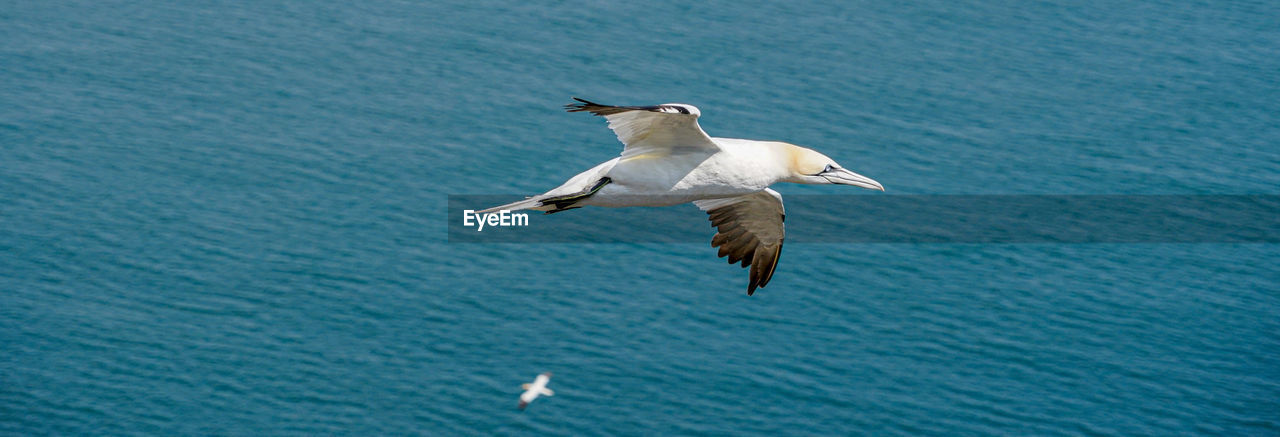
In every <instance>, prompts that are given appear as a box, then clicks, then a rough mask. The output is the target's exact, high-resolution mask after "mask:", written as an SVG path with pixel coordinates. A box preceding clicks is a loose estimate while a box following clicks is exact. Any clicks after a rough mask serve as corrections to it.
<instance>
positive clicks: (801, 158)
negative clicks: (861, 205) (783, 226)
mask: <svg viewBox="0 0 1280 437" xmlns="http://www.w3.org/2000/svg"><path fill="white" fill-rule="evenodd" d="M785 146H786V147H785V150H786V155H787V159H788V161H789V163H790V167H791V168H790V169H791V175H790V176H789V177H787V178H786V179H783V180H782V181H783V182H793V183H797V184H838V185H853V186H857V187H862V188H870V189H873V190H880V191H884V186H883V185H880V183H879V182H876V181H875V180H872V179H871V178H869V177H866V176H863V175H860V174H857V173H854V172H851V171H849V170H845V169H844V168H843V167H841V166H840V164H837V163H836V161H835V160H833V159H831V158H828V157H827V155H823V154H821V153H818V152H816V151H814V150H813V149H809V148H805V147H800V146H797V145H794V144H786V145H785Z"/></svg>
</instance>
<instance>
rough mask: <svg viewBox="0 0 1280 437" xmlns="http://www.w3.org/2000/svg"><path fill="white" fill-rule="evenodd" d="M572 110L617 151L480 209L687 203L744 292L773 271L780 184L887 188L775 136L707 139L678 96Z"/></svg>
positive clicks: (694, 112)
mask: <svg viewBox="0 0 1280 437" xmlns="http://www.w3.org/2000/svg"><path fill="white" fill-rule="evenodd" d="M574 100H577V101H578V102H579V103H576V104H569V105H565V107H566V108H567V109H568V110H569V112H580V111H586V112H590V113H592V114H595V115H598V116H603V117H604V118H605V119H606V120H608V121H609V128H610V129H613V132H614V133H615V134H617V135H618V140H620V141H622V144H623V148H622V156H619V157H617V158H614V159H611V160H609V161H606V162H604V163H601V164H599V165H597V166H595V167H593V168H591V169H590V170H587V171H584V172H582V173H579V174H578V175H577V176H574V177H572V178H570V179H569V181H568V182H565V183H564V184H563V185H560V186H559V187H557V188H555V189H553V190H551V191H548V192H546V193H544V194H541V195H538V196H533V197H530V198H527V199H525V200H521V201H519V202H514V203H509V204H506V205H502V206H497V207H493V208H489V209H486V210H483V211H480V213H491V212H495V211H504V210H505V211H516V210H522V209H533V210H537V211H545V212H546V213H547V214H550V213H555V212H560V211H565V210H570V209H574V208H580V207H583V206H588V205H592V206H606V207H624V206H668V205H677V204H681V203H688V202H693V204H694V205H697V206H698V208H701V209H702V210H703V211H706V212H707V214H708V215H710V219H711V224H712V225H713V226H715V227H716V230H717V232H716V235H715V236H714V237H712V239H711V246H712V247H719V248H720V252H719V255H720V256H721V257H726V256H727V257H729V263H730V264H733V263H736V262H738V261H739V260H741V261H742V266H743V267H751V270H750V275H749V279H750V282H749V284H748V285H747V294H748V295H751V294H752V293H754V292H755V291H756V288H757V287H761V288H763V287H764V286H765V285H767V284H768V283H769V279H770V278H772V277H773V271H774V269H776V268H777V266H778V257H779V255H781V254H782V240H783V235H784V230H783V226H782V221H783V218H784V215H785V212H784V210H783V208H782V196H781V195H779V194H778V192H776V191H773V190H770V189H769V186H770V185H773V184H774V183H777V182H792V183H798V184H839V185H853V186H856V187H863V188H871V189H876V190H881V191H884V187H883V186H881V185H880V183H879V182H876V181H874V180H872V179H871V178H868V177H866V176H862V175H860V174H857V173H854V172H852V171H849V170H845V169H844V168H842V167H840V165H839V164H836V162H835V161H834V160H832V159H831V158H828V157H827V156H826V155H823V154H821V153H818V152H815V151H813V150H811V149H807V148H804V147H800V146H796V145H793V144H788V143H782V142H776V141H754V140H740V139H732V138H712V137H709V136H707V133H706V132H703V130H702V127H701V126H699V125H698V117H699V116H700V115H702V113H701V112H700V111H698V108H696V107H694V106H693V105H686V104H683V103H666V104H662V105H656V106H609V105H601V104H599V103H593V102H589V101H586V100H583V99H579V98H577V97H575V98H574Z"/></svg>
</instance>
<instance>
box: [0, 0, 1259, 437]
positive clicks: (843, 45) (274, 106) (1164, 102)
mask: <svg viewBox="0 0 1280 437" xmlns="http://www.w3.org/2000/svg"><path fill="white" fill-rule="evenodd" d="M1277 22H1280V6H1278V5H1277V4H1276V3H1274V2H1247V1H1243V2H1229V3H1214V2H1172V1H1150V2H1119V1H1107V0H1090V1H1081V2H1023V3H1012V4H1003V3H1000V2H994V3H991V2H946V1H921V2H905V3H904V2H862V1H855V2H835V1H828V2H808V3H794V4H792V3H774V2H761V3H744V2H724V1H713V2H678V3H671V4H655V3H652V2H562V3H558V4H554V5H539V4H532V3H525V2H498V1H492V2H477V1H465V2H423V3H418V2H405V1H378V2H365V3H358V4H354V5H349V4H345V3H343V2H302V1H292V0H285V1H277V2H208V1H194V2H180V3H173V2H153V1H134V2H117V1H107V2H102V1H97V2H88V1H66V2H32V1H16V2H6V3H4V4H3V5H0V250H2V251H3V252H2V254H0V348H2V349H0V351H2V352H3V353H0V433H3V434H10V435H36V434H61V435H78V434H152V435H175V434H181V435H191V434H239V435H263V434H266V435H278V434H305V435H310V434H430V435H476V434H479V435H489V434H561V435H577V434H627V435H634V434H658V435H669V434H695V435H711V434H717V435H725V434H728V435H760V434H788V435H831V434H887V435H926V434H932V435H989V434H1012V435H1079V434H1090V435H1117V434H1156V435H1170V434H1227V435H1277V434H1280V285H1278V284H1280V267H1277V265H1278V264H1277V263H1276V262H1275V260H1276V259H1280V247H1277V245H1275V244H848V243H840V244H791V245H788V246H787V247H786V249H785V255H784V256H783V257H782V260H781V264H780V266H779V268H778V270H777V272H776V276H775V277H774V279H773V282H772V283H771V284H770V285H769V287H768V288H766V289H763V290H760V291H758V292H757V293H756V295H755V296H751V297H748V296H746V295H745V293H744V292H743V291H744V288H745V284H746V273H745V272H744V271H743V270H741V269H739V268H737V267H736V266H728V265H725V263H724V260H722V259H717V258H716V257H715V252H714V250H712V249H710V248H709V247H708V246H707V244H705V242H704V243H699V244H640V243H626V244H624V243H619V244H457V243H449V242H448V240H447V238H446V232H447V223H448V220H453V219H455V218H453V217H447V216H446V203H447V198H448V196H449V195H457V194H509V195H523V194H534V193H538V192H541V191H543V190H545V189H547V188H550V187H553V186H555V185H557V184H559V183H560V182H561V181H563V180H564V179H566V178H567V177H569V176H571V175H573V174H575V173H576V172H578V171H580V170H582V169H585V168H588V167H589V166H591V165H593V164H595V163H598V162H601V161H604V160H607V159H610V158H611V157H613V156H615V155H616V153H617V152H618V150H619V145H618V144H617V143H616V140H615V139H614V137H613V135H612V134H611V133H610V132H609V131H608V130H607V129H606V128H605V126H604V123H603V122H602V121H601V120H599V119H597V118H593V117H589V116H585V115H582V114H566V113H564V112H563V111H562V109H561V108H560V105H563V104H565V103H568V102H569V100H568V99H569V97H570V96H579V97H585V98H589V99H592V100H596V101H600V102H604V103H616V104H653V103H662V102H684V103H690V104H694V105H697V106H698V107H699V108H701V110H702V113H703V116H702V118H701V124H702V126H703V127H704V128H705V129H706V130H707V131H708V132H709V133H710V134H712V135H713V136H724V137H739V138H755V139H777V140H783V141H788V142H792V143H796V144H801V145H806V146H810V147H814V148H816V149H818V150H821V151H823V152H824V153H826V154H827V155H830V156H832V157H834V158H835V159H837V160H838V161H840V162H841V163H842V164H844V165H845V166H846V167H849V168H852V169H854V170H856V171H858V172H860V173H862V174H865V175H868V176H870V177H873V178H875V179H876V180H878V181H880V182H882V183H883V184H884V185H885V186H886V187H887V189H888V191H887V192H886V193H884V194H875V195H894V194H1276V193H1277V187H1278V186H1280V147H1277V145H1280V116H1278V115H1277V114H1280V87H1278V86H1277V84H1280V26H1277V25H1276V23H1277ZM776 188H777V189H778V190H779V191H780V192H782V193H783V194H784V196H785V195H788V194H838V193H840V192H841V191H840V189H841V188H844V187H819V186H790V185H783V186H779V187H776ZM484 206H490V205H477V207H484ZM690 213H691V214H694V215H696V214H697V212H696V210H693V209H690ZM573 214H574V212H572V211H571V212H568V213H564V214H558V215H555V216H551V217H554V218H555V219H557V220H573V219H574V217H575V216H574V215H573ZM695 219H696V220H702V219H701V218H697V217H695ZM788 225H790V226H801V224H797V223H791V222H789V223H788ZM710 233H711V230H710V228H708V238H709V237H710ZM545 371H551V372H554V373H555V377H554V378H553V379H552V381H551V385H550V387H551V388H553V389H554V390H556V395H555V396H554V397H550V398H543V399H539V400H537V401H536V402H535V403H534V404H533V405H531V406H530V407H529V409H528V410H526V411H524V412H521V411H519V410H517V409H516V408H515V404H516V397H517V396H518V394H519V392H520V384H521V383H524V382H528V381H531V380H532V379H533V377H534V376H535V375H537V374H538V373H541V372H545Z"/></svg>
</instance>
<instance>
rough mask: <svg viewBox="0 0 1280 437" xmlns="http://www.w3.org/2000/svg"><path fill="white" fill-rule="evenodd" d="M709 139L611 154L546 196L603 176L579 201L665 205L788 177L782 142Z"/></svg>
mask: <svg viewBox="0 0 1280 437" xmlns="http://www.w3.org/2000/svg"><path fill="white" fill-rule="evenodd" d="M712 141H714V142H715V143H716V145H718V146H720V149H721V150H719V151H712V152H706V151H702V150H689V151H673V152H671V153H669V154H663V155H660V156H655V155H656V154H645V155H638V156H631V157H625V158H624V157H618V158H614V159H611V160H609V161H605V162H603V163H600V164H599V165H597V166H595V167H593V168H591V169H590V170H587V171H584V172H582V173H579V174H578V175H576V176H574V177H572V178H570V179H569V181H567V182H565V183H564V184H563V185H561V186H559V187H557V188H555V189H553V190H551V191H548V192H547V193H546V195H549V196H556V195H563V194H570V193H576V192H580V191H582V190H585V189H587V188H589V187H590V185H591V184H593V183H595V181H597V180H599V179H600V178H601V177H608V178H610V179H611V180H612V183H610V184H608V185H605V186H604V187H603V188H601V189H600V191H599V192H597V193H596V194H595V195H593V196H591V197H588V198H586V199H583V201H582V202H580V203H579V204H578V205H582V206H605V207H626V206H670V205H679V204H682V203H689V202H692V201H695V200H702V199H718V198H724V197H733V196H741V195H744V194H751V193H756V192H759V191H761V190H764V189H765V188H768V187H769V186H770V185H773V184H774V183H776V182H778V181H780V180H782V179H785V178H786V176H787V174H786V172H785V168H784V166H782V165H779V164H778V163H779V162H780V161H783V160H784V159H785V158H786V152H785V150H784V149H783V148H782V144H781V143H775V142H768V141H753V140H740V139H733V138H712Z"/></svg>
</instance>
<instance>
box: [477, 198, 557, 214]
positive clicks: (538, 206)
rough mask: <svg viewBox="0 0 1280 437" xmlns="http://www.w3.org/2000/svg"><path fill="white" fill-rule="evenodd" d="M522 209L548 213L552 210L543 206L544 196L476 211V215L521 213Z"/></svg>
mask: <svg viewBox="0 0 1280 437" xmlns="http://www.w3.org/2000/svg"><path fill="white" fill-rule="evenodd" d="M522 209H534V210H538V211H546V210H548V209H551V206H550V205H548V206H545V207H544V206H543V205H542V196H535V197H530V198H528V199H524V200H521V201H518V202H511V203H508V204H506V205H502V206H495V207H493V208H489V209H485V210H480V211H476V214H488V213H492V212H498V211H519V210H522Z"/></svg>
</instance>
